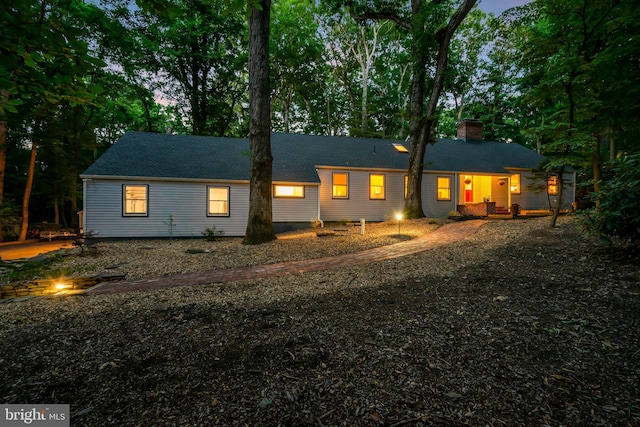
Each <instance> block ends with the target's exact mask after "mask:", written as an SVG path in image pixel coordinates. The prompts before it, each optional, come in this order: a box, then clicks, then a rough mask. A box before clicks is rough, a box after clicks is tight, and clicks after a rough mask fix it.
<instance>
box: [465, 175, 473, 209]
mask: <svg viewBox="0 0 640 427" xmlns="http://www.w3.org/2000/svg"><path fill="white" fill-rule="evenodd" d="M464 202H465V203H473V179H471V177H470V176H469V175H465V177H464Z"/></svg>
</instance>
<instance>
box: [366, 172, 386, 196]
mask: <svg viewBox="0 0 640 427" xmlns="http://www.w3.org/2000/svg"><path fill="white" fill-rule="evenodd" d="M369 198H370V199H384V175H374V174H371V175H369Z"/></svg>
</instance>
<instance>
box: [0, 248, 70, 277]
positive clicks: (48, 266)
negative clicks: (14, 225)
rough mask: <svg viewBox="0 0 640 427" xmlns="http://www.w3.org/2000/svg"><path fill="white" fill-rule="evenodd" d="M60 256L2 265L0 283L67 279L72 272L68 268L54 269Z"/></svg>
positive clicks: (0, 263) (0, 262)
mask: <svg viewBox="0 0 640 427" xmlns="http://www.w3.org/2000/svg"><path fill="white" fill-rule="evenodd" d="M60 259H61V255H53V256H47V257H45V258H43V259H34V260H30V261H27V262H24V263H16V262H10V263H3V262H2V261H0V265H1V266H2V267H3V268H2V270H1V272H0V282H2V283H15V282H26V281H30V280H33V279H35V278H37V279H55V278H59V277H68V276H70V275H71V273H72V271H71V270H70V269H69V268H60V267H56V266H55V264H56V262H58V261H60Z"/></svg>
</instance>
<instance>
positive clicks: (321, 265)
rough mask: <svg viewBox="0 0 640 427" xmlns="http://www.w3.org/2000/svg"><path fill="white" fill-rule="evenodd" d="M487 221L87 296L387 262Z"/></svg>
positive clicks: (117, 286) (124, 284) (102, 289)
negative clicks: (340, 252) (361, 247)
mask: <svg viewBox="0 0 640 427" xmlns="http://www.w3.org/2000/svg"><path fill="white" fill-rule="evenodd" d="M486 222H487V221H484V220H472V221H460V222H454V223H450V224H446V225H444V226H442V227H440V228H438V229H437V230H435V231H433V232H432V233H429V234H425V235H424V236H420V237H418V238H415V239H412V240H408V241H406V242H400V243H395V244H393V245H388V246H381V247H379V248H373V249H368V250H365V251H361V252H355V253H349V254H343V255H336V256H331V257H325V258H315V259H307V260H300V261H291V262H283V263H277V264H267V265H257V266H252V267H243V268H232V269H226V270H214V271H208V272H200V273H186V274H175V275H171V276H163V277H158V278H151V279H138V280H123V281H119V282H105V283H102V284H99V285H97V286H94V287H93V288H90V289H87V290H86V291H85V292H84V293H85V294H86V295H100V294H111V293H120V292H131V291H147V290H153V289H163V288H171V287H176V286H193V285H205V284H211V283H223V282H230V281H234V280H247V279H257V278H264V277H274V276H286V275H290V274H300V273H307V272H314V271H322V270H333V269H339V268H344V267H351V266H356V265H362V264H368V263H372V262H377V261H384V260H387V259H392V258H398V257H402V256H406V255H411V254H415V253H418V252H423V251H427V250H429V249H434V248H437V247H438V246H442V245H446V244H449V243H454V242H457V241H460V240H463V239H465V238H467V237H469V236H471V235H473V234H474V233H475V232H476V231H477V230H478V229H479V228H480V227H481V226H482V225H483V224H485V223H486Z"/></svg>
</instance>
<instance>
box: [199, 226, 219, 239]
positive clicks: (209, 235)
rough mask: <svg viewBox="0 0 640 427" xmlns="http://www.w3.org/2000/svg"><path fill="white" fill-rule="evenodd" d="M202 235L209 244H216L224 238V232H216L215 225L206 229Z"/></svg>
mask: <svg viewBox="0 0 640 427" xmlns="http://www.w3.org/2000/svg"><path fill="white" fill-rule="evenodd" d="M201 234H202V235H203V236H204V238H205V239H206V240H207V241H208V242H215V241H216V240H218V239H219V238H220V237H222V236H224V231H223V230H216V226H215V225H214V226H213V227H207V228H205V229H204V231H202V232H201Z"/></svg>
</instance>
